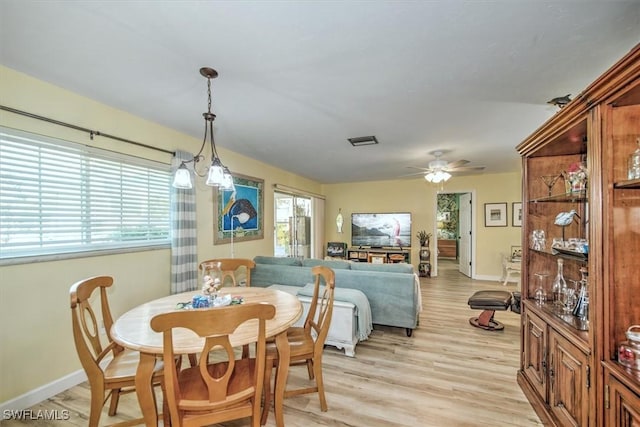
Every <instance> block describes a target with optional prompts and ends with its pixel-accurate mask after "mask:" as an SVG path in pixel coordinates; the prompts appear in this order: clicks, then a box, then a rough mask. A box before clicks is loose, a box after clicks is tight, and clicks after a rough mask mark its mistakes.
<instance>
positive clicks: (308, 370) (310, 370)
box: [307, 359, 314, 380]
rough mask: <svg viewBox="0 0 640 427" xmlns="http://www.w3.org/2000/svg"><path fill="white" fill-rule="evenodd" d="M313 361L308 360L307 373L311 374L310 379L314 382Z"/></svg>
mask: <svg viewBox="0 0 640 427" xmlns="http://www.w3.org/2000/svg"><path fill="white" fill-rule="evenodd" d="M313 371H314V368H313V359H307V372H308V373H309V379H310V380H312V379H313V376H314V374H313Z"/></svg>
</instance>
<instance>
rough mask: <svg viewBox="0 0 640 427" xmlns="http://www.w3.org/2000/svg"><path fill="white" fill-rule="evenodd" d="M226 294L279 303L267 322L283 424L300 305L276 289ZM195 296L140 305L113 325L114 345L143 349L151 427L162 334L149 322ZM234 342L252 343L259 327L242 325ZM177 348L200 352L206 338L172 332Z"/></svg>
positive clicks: (140, 379)
mask: <svg viewBox="0 0 640 427" xmlns="http://www.w3.org/2000/svg"><path fill="white" fill-rule="evenodd" d="M227 293H229V294H231V295H233V296H240V297H242V299H243V301H244V302H245V303H250V302H265V303H268V304H272V305H274V306H275V307H276V315H275V317H274V318H273V319H271V320H267V322H266V336H267V337H275V341H276V347H277V349H278V370H277V374H276V381H275V390H274V414H275V418H276V425H277V426H278V427H284V417H283V414H282V411H283V400H284V390H285V386H286V382H287V375H288V373H289V359H290V353H289V342H288V340H287V334H286V331H287V329H288V328H289V327H290V326H291V325H293V324H294V323H295V322H296V321H297V320H298V319H299V318H300V316H301V315H302V304H301V303H300V300H299V299H298V298H297V297H296V296H295V295H291V294H288V293H286V292H282V291H278V290H275V289H268V288H251V287H249V288H247V287H233V288H223V289H221V291H220V294H221V296H223V295H224V294H227ZM197 294H199V292H198V291H191V292H184V293H180V294H174V295H169V296H167V297H163V298H160V299H157V300H154V301H150V302H147V303H144V304H142V305H139V306H137V307H135V308H133V309H131V310H129V311H128V312H126V313H125V314H123V315H122V316H121V317H120V318H118V319H117V320H116V321H115V323H114V324H113V327H112V329H111V336H112V338H113V340H114V341H115V342H116V343H118V344H120V345H121V346H123V347H125V348H128V349H131V350H136V351H138V352H140V361H139V362H138V368H137V370H136V378H135V384H136V394H137V396H138V401H139V403H140V408H141V410H142V415H143V417H144V421H145V424H146V425H147V426H157V425H158V414H157V409H156V408H157V406H156V399H155V393H154V392H153V386H152V382H151V377H152V376H153V369H154V366H155V364H156V361H157V360H158V357H160V356H162V353H163V345H162V334H161V333H158V332H154V331H153V330H152V329H151V326H150V323H149V322H150V321H151V318H153V317H154V316H155V315H157V314H161V313H167V312H170V311H174V310H180V308H179V306H180V304H181V303H188V302H190V301H191V300H192V298H193V296H194V295H197ZM205 310H207V309H205ZM247 323H249V322H247ZM230 340H231V343H232V345H234V346H241V345H244V344H250V343H252V342H255V341H256V340H257V330H256V328H255V327H251V325H241V326H240V327H238V329H237V330H236V331H235V332H234V333H233V334H232V335H231V336H230ZM174 351H175V352H176V353H177V354H194V353H199V352H200V351H202V338H200V337H197V336H196V335H195V334H193V333H192V332H190V331H187V330H180V329H177V330H174Z"/></svg>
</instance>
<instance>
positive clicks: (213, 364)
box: [151, 303, 276, 427]
mask: <svg viewBox="0 0 640 427" xmlns="http://www.w3.org/2000/svg"><path fill="white" fill-rule="evenodd" d="M275 313H276V309H275V307H274V306H273V305H270V304H266V303H252V304H242V305H235V306H228V307H217V308H207V309H197V310H185V311H174V312H170V313H163V314H159V315H157V316H155V317H153V318H152V319H151V328H152V329H153V330H154V331H156V332H162V334H163V346H164V351H163V355H164V360H165V361H169V363H166V362H165V365H164V366H165V370H164V376H165V382H166V395H167V404H168V407H169V413H170V414H171V425H172V426H173V427H182V426H203V425H209V424H216V423H220V422H223V421H230V420H235V419H239V418H245V417H251V425H252V426H253V427H258V426H259V425H260V398H261V396H262V388H263V380H264V364H265V351H266V350H265V349H266V339H265V323H266V320H268V319H272V318H273V317H274V316H275ZM255 319H257V320H258V321H257V322H255V323H252V324H251V327H249V326H250V325H246V327H245V328H244V329H243V331H242V333H243V334H247V335H249V336H251V337H252V338H255V340H256V341H255V347H256V350H255V357H253V358H239V359H236V356H235V349H234V348H233V346H232V345H231V342H230V337H229V336H230V335H231V334H233V333H234V332H235V331H236V329H237V328H238V327H239V326H240V325H242V324H243V323H245V322H247V321H250V320H255ZM174 328H187V329H190V330H192V331H193V332H194V333H196V334H197V335H198V336H200V337H203V338H204V340H203V346H202V351H201V352H200V356H199V361H198V364H197V365H196V366H191V367H188V368H186V369H183V370H179V368H178V367H177V366H176V365H175V364H173V363H171V361H172V360H174V358H175V356H176V355H175V354H174V350H173V332H172V331H173V329H174ZM238 333H240V332H238Z"/></svg>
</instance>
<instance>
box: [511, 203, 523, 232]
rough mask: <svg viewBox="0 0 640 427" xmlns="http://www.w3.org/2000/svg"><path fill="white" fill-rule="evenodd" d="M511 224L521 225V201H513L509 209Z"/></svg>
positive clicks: (514, 225)
mask: <svg viewBox="0 0 640 427" xmlns="http://www.w3.org/2000/svg"><path fill="white" fill-rule="evenodd" d="M511 215H512V216H513V218H512V219H511V225H512V226H513V227H522V203H520V202H513V208H512V209H511Z"/></svg>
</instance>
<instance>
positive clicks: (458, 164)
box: [446, 160, 470, 170]
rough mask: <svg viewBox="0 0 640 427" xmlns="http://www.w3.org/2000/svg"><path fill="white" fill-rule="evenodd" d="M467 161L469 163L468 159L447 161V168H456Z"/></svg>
mask: <svg viewBox="0 0 640 427" xmlns="http://www.w3.org/2000/svg"><path fill="white" fill-rule="evenodd" d="M467 163H470V162H469V160H456V161H455V162H450V163H447V167H446V168H447V169H449V170H450V169H456V168H458V167H460V166H463V165H466V164H467Z"/></svg>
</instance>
